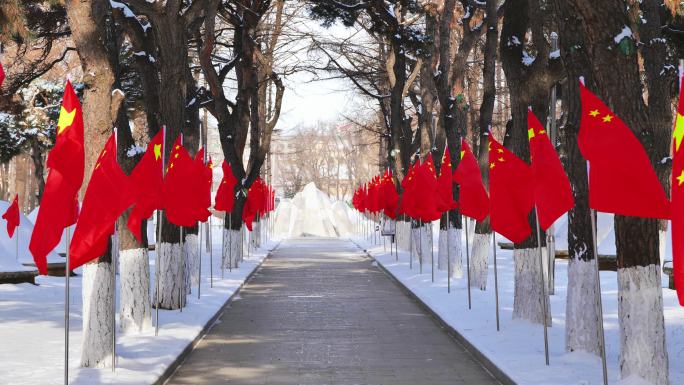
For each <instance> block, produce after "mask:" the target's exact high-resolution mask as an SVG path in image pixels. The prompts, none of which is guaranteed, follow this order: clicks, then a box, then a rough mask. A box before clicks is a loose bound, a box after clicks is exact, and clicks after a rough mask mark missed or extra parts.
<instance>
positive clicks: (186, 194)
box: [163, 136, 197, 227]
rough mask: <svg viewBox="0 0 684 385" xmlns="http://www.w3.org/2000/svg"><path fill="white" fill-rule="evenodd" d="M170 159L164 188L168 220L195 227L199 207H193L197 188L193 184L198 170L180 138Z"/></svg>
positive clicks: (177, 224)
mask: <svg viewBox="0 0 684 385" xmlns="http://www.w3.org/2000/svg"><path fill="white" fill-rule="evenodd" d="M169 158H170V159H169V163H168V166H167V167H166V178H165V179H164V188H163V192H164V209H165V210H166V218H168V220H169V222H171V223H173V224H174V225H176V226H185V227H191V226H194V225H196V224H197V205H196V203H195V204H194V205H193V197H195V196H196V193H195V192H194V190H195V188H196V186H195V185H194V183H192V182H193V181H195V180H196V178H195V175H194V174H195V171H196V170H195V167H194V164H193V161H192V158H191V157H190V154H188V151H187V150H186V149H185V148H184V147H183V145H182V144H181V137H180V136H179V137H178V138H177V139H176V141H175V143H174V144H173V148H172V149H171V154H170V155H169ZM189 181H190V182H191V183H188V182H189Z"/></svg>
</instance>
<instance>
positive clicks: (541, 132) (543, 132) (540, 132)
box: [538, 130, 546, 135]
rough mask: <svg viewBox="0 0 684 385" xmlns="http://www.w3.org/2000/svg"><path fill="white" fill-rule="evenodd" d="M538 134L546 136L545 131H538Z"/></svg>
mask: <svg viewBox="0 0 684 385" xmlns="http://www.w3.org/2000/svg"><path fill="white" fill-rule="evenodd" d="M538 134H539V135H544V134H546V130H540V131H539V132H538Z"/></svg>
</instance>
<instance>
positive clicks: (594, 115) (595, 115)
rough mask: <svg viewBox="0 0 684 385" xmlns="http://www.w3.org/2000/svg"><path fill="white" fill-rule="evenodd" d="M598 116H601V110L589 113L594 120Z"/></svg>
mask: <svg viewBox="0 0 684 385" xmlns="http://www.w3.org/2000/svg"><path fill="white" fill-rule="evenodd" d="M598 114H599V110H592V111H591V112H589V115H591V116H592V117H594V118H595V117H597V116H598Z"/></svg>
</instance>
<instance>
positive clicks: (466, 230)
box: [447, 217, 473, 310]
mask: <svg viewBox="0 0 684 385" xmlns="http://www.w3.org/2000/svg"><path fill="white" fill-rule="evenodd" d="M464 219H465V236H466V245H465V246H466V247H465V249H466V277H467V281H468V282H467V284H468V310H470V309H472V308H473V303H472V301H471V299H470V247H469V246H468V243H469V242H468V217H465V218H464ZM447 238H448V234H447ZM461 266H462V265H461Z"/></svg>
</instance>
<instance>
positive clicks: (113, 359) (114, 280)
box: [109, 127, 119, 372]
mask: <svg viewBox="0 0 684 385" xmlns="http://www.w3.org/2000/svg"><path fill="white" fill-rule="evenodd" d="M113 131H114V148H116V149H118V145H119V137H118V136H117V131H116V127H114V130H113ZM115 239H119V237H118V236H117V225H116V222H114V234H113V235H112V236H111V237H110V240H111V242H112V247H111V250H110V253H109V254H110V258H111V264H112V278H113V280H112V282H113V285H114V287H113V288H112V372H116V260H115V258H114V257H115V256H116V254H118V253H114V248H115V247H117V248H118V247H119V245H118V244H116V242H114V240H115ZM117 251H118V249H117Z"/></svg>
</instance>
